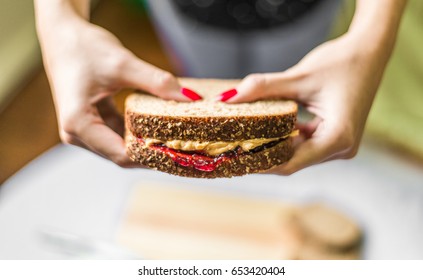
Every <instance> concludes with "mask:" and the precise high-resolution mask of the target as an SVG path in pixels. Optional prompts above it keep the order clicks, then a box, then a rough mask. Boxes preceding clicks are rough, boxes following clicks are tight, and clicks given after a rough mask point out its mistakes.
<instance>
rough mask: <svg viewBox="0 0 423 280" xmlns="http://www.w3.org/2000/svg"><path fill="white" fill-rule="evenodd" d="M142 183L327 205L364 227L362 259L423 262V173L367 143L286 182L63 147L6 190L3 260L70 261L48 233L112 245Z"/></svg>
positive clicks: (0, 194)
mask: <svg viewBox="0 0 423 280" xmlns="http://www.w3.org/2000/svg"><path fill="white" fill-rule="evenodd" d="M145 180H148V181H154V180H159V181H162V182H166V181H167V182H177V183H178V184H182V185H186V187H187V188H196V189H200V190H207V191H216V192H230V193H236V194H239V195H247V196H259V197H272V198H273V199H274V198H277V199H280V200H281V201H288V202H292V201H294V202H300V203H303V202H310V201H313V202H314V201H320V202H327V203H329V204H330V205H332V206H334V207H336V208H338V209H340V210H341V211H344V212H346V213H348V214H349V215H350V216H351V217H353V218H355V219H356V220H357V221H358V222H359V223H360V224H361V226H362V227H363V229H364V232H365V244H364V256H363V257H364V258H367V259H423V238H422V236H423V172H422V170H421V167H419V166H415V165H412V164H411V163H408V162H407V161H405V160H404V159H403V158H402V157H399V156H398V155H395V154H393V153H390V152H389V151H387V150H385V149H384V148H381V147H379V146H377V145H371V144H366V143H364V144H363V145H362V148H361V150H360V152H359V154H358V156H357V157H356V158H355V159H353V160H349V161H335V162H330V163H326V164H321V165H319V166H314V167H312V168H309V169H307V170H303V171H301V172H299V173H297V174H294V175H292V176H289V177H281V176H275V175H249V176H245V177H241V178H235V179H217V180H204V179H189V178H179V177H175V176H171V175H167V174H163V173H159V172H154V171H150V170H142V169H131V170H129V169H121V168H119V167H117V166H115V165H114V164H113V163H110V162H108V161H106V160H104V159H102V158H99V157H97V156H96V155H94V154H92V153H89V152H87V151H85V150H82V149H79V148H76V147H71V146H64V145H59V146H56V147H55V148H53V149H51V150H50V151H48V152H47V153H45V154H43V155H42V156H40V157H39V158H38V159H36V160H34V161H33V162H31V163H30V164H29V165H28V166H26V167H25V168H23V169H22V170H21V171H20V172H18V173H17V174H16V175H15V176H13V177H12V178H11V179H9V180H8V181H7V182H6V183H4V185H3V186H2V188H1V191H0V229H1V230H0V259H64V258H67V257H69V256H67V255H66V254H64V252H60V251H57V250H54V249H52V248H51V247H50V246H48V245H46V243H45V242H43V238H42V232H45V231H48V230H50V229H53V230H59V231H61V232H64V233H72V234H75V235H76V236H83V237H84V238H88V239H91V240H100V241H105V242H107V243H110V244H113V242H114V240H115V236H116V232H117V229H118V225H119V221H120V217H121V215H122V213H123V210H124V207H125V203H126V199H127V197H128V193H129V192H130V190H131V188H132V187H133V186H135V185H137V184H139V183H142V182H143V181H145ZM114 257H116V258H119V256H114Z"/></svg>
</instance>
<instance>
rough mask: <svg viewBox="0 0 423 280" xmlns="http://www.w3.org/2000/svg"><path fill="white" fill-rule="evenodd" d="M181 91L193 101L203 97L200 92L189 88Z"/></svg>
mask: <svg viewBox="0 0 423 280" xmlns="http://www.w3.org/2000/svg"><path fill="white" fill-rule="evenodd" d="M181 93H182V94H183V95H185V96H186V97H188V98H189V99H191V100H193V101H197V100H201V99H203V98H202V97H201V96H200V95H199V94H198V93H196V92H195V91H193V90H191V89H189V88H182V89H181Z"/></svg>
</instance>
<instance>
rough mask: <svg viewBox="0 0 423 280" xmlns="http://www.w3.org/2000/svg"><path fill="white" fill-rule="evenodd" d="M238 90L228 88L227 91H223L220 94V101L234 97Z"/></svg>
mask: <svg viewBox="0 0 423 280" xmlns="http://www.w3.org/2000/svg"><path fill="white" fill-rule="evenodd" d="M237 93H238V91H237V90H236V89H234V88H233V89H230V90H228V91H225V92H224V93H222V94H220V101H222V102H225V101H227V100H228V99H230V98H232V97H234V96H235V95H236V94H237Z"/></svg>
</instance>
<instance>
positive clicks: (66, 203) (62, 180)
mask: <svg viewBox="0 0 423 280" xmlns="http://www.w3.org/2000/svg"><path fill="white" fill-rule="evenodd" d="M95 2H96V3H94V4H93V10H92V22H93V23H95V24H98V25H100V26H103V27H105V28H106V29H107V30H109V31H111V32H112V33H113V34H115V35H116V36H117V37H118V38H119V39H120V40H121V41H122V42H123V44H124V45H125V46H126V47H127V48H128V49H130V50H131V51H132V52H134V53H135V54H136V55H137V56H138V57H140V58H141V59H143V60H145V61H147V62H150V63H152V64H154V65H156V66H158V67H160V68H163V69H165V70H168V71H171V72H175V70H176V69H175V68H173V67H172V64H171V58H169V56H167V55H166V54H165V52H164V49H165V48H166V47H165V48H164V47H163V46H162V45H161V44H160V42H159V39H158V38H159V36H158V34H157V33H156V31H155V30H154V28H153V25H152V22H151V20H150V18H149V16H148V13H147V12H146V9H145V3H144V2H143V1H137V0H103V1H95ZM194 2H195V1H194ZM353 10H354V2H353V1H343V2H342V5H341V7H340V8H339V9H338V11H337V20H336V23H335V24H334V25H333V26H332V27H331V32H330V34H328V38H330V37H335V36H338V35H340V34H342V33H343V32H345V30H346V29H347V27H348V24H349V21H350V19H351V15H352V14H353ZM422 19H423V2H422V1H418V0H410V1H409V5H408V7H407V10H406V13H405V16H404V18H403V23H402V26H401V30H400V34H399V38H398V42H397V46H396V49H395V52H394V55H393V57H392V59H391V62H390V63H389V66H388V69H387V71H386V75H385V77H384V80H383V83H382V86H381V87H380V92H379V93H378V96H377V98H376V101H375V103H374V106H373V108H372V111H371V114H370V117H369V120H368V123H367V127H366V133H365V136H364V140H363V145H362V148H361V150H360V152H359V155H358V156H357V158H356V159H353V160H351V161H347V162H344V161H337V162H332V163H328V164H323V165H321V166H317V167H313V168H310V169H309V170H305V171H302V172H299V174H296V175H294V176H291V177H289V178H279V177H276V176H270V175H265V176H263V177H260V176H259V177H258V176H248V178H249V180H248V181H247V180H246V179H245V178H239V179H233V180H214V181H203V180H189V179H183V178H174V177H169V176H167V175H163V174H155V173H154V172H150V171H146V170H121V169H119V168H117V167H116V166H114V165H113V164H111V163H108V162H105V161H103V160H102V159H100V158H97V157H96V156H94V155H92V154H90V153H88V152H86V151H83V150H81V149H78V148H75V147H68V146H64V145H61V144H60V139H59V136H58V130H57V123H56V117H55V111H54V106H53V102H52V99H51V93H50V88H49V85H48V82H47V78H46V75H45V72H44V70H43V67H42V64H41V54H40V49H39V45H38V41H37V37H36V34H35V28H34V14H33V3H32V1H31V0H20V1H14V0H0V228H1V229H2V230H1V231H0V258H65V257H76V258H78V257H90V256H91V257H92V258H101V257H105V258H108V257H110V258H119V257H123V258H128V257H139V256H140V255H142V254H136V253H135V254H132V253H133V252H132V250H134V251H138V252H139V251H143V250H150V251H151V250H152V249H151V248H150V247H148V246H147V247H148V248H147V247H146V245H143V244H139V242H138V241H137V240H136V238H135V240H134V237H133V236H134V235H136V234H135V233H136V232H137V231H136V230H135V231H134V229H133V228H132V229H131V226H128V224H131V222H130V221H133V220H134V218H133V217H132V218H130V217H131V214H130V213H132V212H134V211H135V212H137V213H145V211H146V210H145V209H137V206H134V205H138V204H139V203H135V204H133V202H131V201H132V200H133V199H134V197H144V195H142V194H141V195H140V193H142V191H140V190H139V186H140V185H147V187H148V186H150V185H155V184H159V185H161V186H165V187H166V186H167V187H169V186H175V187H174V188H176V189H183V190H184V191H186V192H187V193H190V190H195V192H194V193H195V195H198V197H197V196H194V199H193V200H202V199H206V200H207V198H204V197H203V196H202V195H203V194H204V193H208V192H213V193H214V192H217V193H219V195H221V197H220V198H219V197H218V198H215V199H216V200H215V201H216V203H217V204H218V203H219V201H220V199H223V200H224V199H225V198H224V197H225V195H228V196H229V195H230V196H231V197H236V198H242V197H248V199H247V198H246V200H245V201H242V202H241V203H240V205H241V204H242V205H249V203H252V205H253V204H254V203H256V202H254V201H253V200H254V199H257V198H260V199H262V200H266V199H272V201H273V200H277V201H278V202H280V203H281V204H283V205H285V206H286V205H289V207H288V208H289V209H291V210H292V209H293V208H295V209H297V210H298V209H300V208H301V207H305V208H307V205H309V204H310V203H312V204H315V203H318V204H319V205H320V204H324V205H329V206H330V207H332V208H333V209H335V210H334V211H335V212H336V211H339V212H340V213H343V215H346V216H345V219H351V223H352V224H355V225H358V226H357V227H358V228H359V229H360V230H359V231H360V232H361V234H363V236H364V237H363V240H364V241H362V242H363V244H364V248H363V251H362V253H361V254H359V255H358V256H359V257H361V258H423V241H422V240H421V238H420V236H421V235H422V234H423V176H422V174H423V172H422V171H423V110H422V107H423V79H422V77H423V52H422V51H421V46H422V45H423V36H421V34H422V32H423V20H422ZM167 48H169V46H167ZM126 94H127V93H125V92H122V93H119V94H117V95H116V101H117V104H118V107H119V109H120V110H121V111H123V100H124V98H125V96H126ZM36 158H37V159H36ZM34 159H36V160H35V161H32V160H34ZM31 161H32V162H31ZM260 178H265V179H266V180H267V181H266V182H267V185H266V186H262V185H263V179H260ZM316 178H319V180H318V181H316ZM146 182H147V183H146ZM141 189H142V188H141ZM170 189H171V190H170V192H167V191H166V188H164V191H163V192H164V193H161V194H159V197H161V196H163V197H166V195H169V193H171V191H173V188H170ZM196 192H197V193H196ZM149 195H150V196H152V197H155V196H154V195H157V194H151V193H148V195H147V197H148V196H149ZM191 195H192V194H191ZM189 196H190V195H187V196H183V197H182V198H181V200H180V201H176V202H175V201H170V202H169V203H168V207H169V208H168V209H167V211H174V210H175V209H176V208H178V207H179V206H178V205H179V203H181V202H184V203H187V204H188V205H190V202H187V201H188V200H189V199H188V198H186V197H189ZM222 197H223V198H222ZM131 199H132V200H131ZM141 200H142V199H141ZM190 201H192V200H190ZM251 201H253V202H251ZM131 203H132V204H131ZM234 203H239V202H234ZM141 204H142V203H141ZM281 204H280V205H281ZM193 205H194V204H193ZM222 205H224V204H222ZM280 205H279V206H278V207H279V208H278V207H276V208H277V210H275V209H273V208H272V209H267V208H266V209H267V210H263V211H264V212H263V213H268V212H266V211H270V212H271V213H274V211H283V212H284V213H285V212H286V207H285V206H284V207H282V208H283V210H281V208H280V207H281V206H280ZM291 206H292V207H293V208H291ZM128 207H129V208H128ZM134 207H135V208H134ZM152 207H153V206H152ZM154 207H156V208H154ZM154 207H153V208H149V209H150V210H151V209H153V210H151V211H152V213H153V214H151V215H152V216H154V217H156V216H157V215H159V216H160V215H162V214H160V213H161V212H160V211H163V209H164V208H161V207H159V206H154ZM175 207H176V208H175ZM257 207H258V208H260V207H259V206H257ZM298 207H300V208H298ZM76 208H77V209H76ZM247 208H248V207H247ZM332 208H331V209H332ZM128 209H129V210H128ZM131 209H132V210H131ZM160 209H162V210H160ZM178 209H179V208H178ZM195 209H196V208H195V207H194V206H193V208H189V209H187V210H186V211H188V213H192V212H193V211H194V212H195ZM202 209H203V208H202ZM301 209H302V208H301ZM203 210H204V211H206V212H207V211H212V210H205V209H203ZM291 210H289V211H291ZM297 210H295V211H297ZM131 211H132V212H131ZM154 211H156V212H157V213H156V212H154ZM175 211H176V210H175ZM181 211H182V210H181ZM184 211H185V210H184ZM228 211H230V207H228ZM272 211H273V212H272ZM289 211H288V212H289ZM159 212H160V213H159ZM206 212H204V213H206ZM154 213H155V214H154ZM278 213H279V212H278ZM128 215H129V216H128ZM155 215H156V216H155ZM204 215H207V214H204ZM263 215H265V214H263ZM266 215H267V214H266ZM330 215H331V214H328V216H327V217H329V218H328V219H330V217H332V216H330ZM224 216H225V215H221V216H219V215H217V216H213V217H210V219H215V220H219V221H220V220H221V219H222V217H224ZM337 217H338V216H337ZM347 217H349V218H347ZM167 218H168V219H173V218H169V217H167ZM197 218H198V217H197ZM197 218H192V220H190V221H191V222H192V223H193V224H194V225H195V224H196V223H198V222H199V221H198V220H196V219H197ZM163 219H164V218H163ZM239 219H242V218H241V217H240V216H234V217H233V221H238V220H239ZM337 219H338V220H341V221H343V222H345V221H344V220H342V219H341V218H339V217H338V218H337ZM135 220H137V219H135ZM141 220H142V219H141ZM147 220H148V219H147ZM200 220H201V219H200ZM251 220H252V221H257V220H254V219H251ZM258 220H260V218H258ZM335 220H336V219H335ZM181 223H182V222H181ZM183 223H187V222H186V221H184V222H183ZM340 223H342V222H340ZM211 224H213V223H211ZM241 224H242V223H241ZM345 224H348V225H349V223H347V222H345ZM266 226H267V225H264V227H266ZM216 227H218V228H219V227H220V228H222V227H225V226H224V225H223V224H222V223H219V222H216ZM346 227H347V226H346ZM128 228H129V229H128ZM186 228H187V227H185V228H184V230H186ZM269 228H272V227H271V226H270V227H269ZM335 228H336V226H335ZM353 228H354V227H353ZM122 229H126V231H125V233H122ZM155 230H156V229H155ZM272 230H274V229H269V231H270V232H273V231H272ZM269 231H267V233H269ZM276 231H277V230H276ZM46 232H47V233H46ZM128 232H131V234H128ZM134 232H135V233H134ZM159 232H160V231H159ZM206 232H207V231H206ZM351 232H353V231H350V232H348V231H346V233H345V235H346V236H348V233H349V234H352V233H351ZM142 234H144V235H143V236H145V240H151V238H152V237H151V236H155V235H156V236H157V235H158V233H157V232H155V231H150V232H143V233H142ZM175 234H176V233H175ZM207 234H208V233H207ZM325 234H326V233H325ZM327 234H329V235H330V234H331V232H329V233H327ZM294 235H295V234H294ZM116 236H118V238H117V237H116ZM122 236H123V237H122ZM175 236H178V235H175ZM184 236H186V235H184ZM149 238H150V239H149ZM163 238H164V239H169V238H171V237H169V236H164V237H163ZM201 238H203V237H201ZM201 238H199V239H198V243H197V245H198V244H200V243H201V244H204V242H206V243H207V242H209V243H210V242H216V243H215V244H219V246H222V248H223V247H225V246H227V244H228V243H230V241H231V240H232V239H225V241H222V239H219V240H220V241H216V240H215V239H210V238H209V239H207V238H205V239H204V238H203V239H201ZM334 238H336V237H334ZM194 239H195V238H194ZM235 239H237V238H235ZM46 240H47V241H46ZM99 240H102V241H101V242H100V241H99ZM117 240H124V241H117ZM128 240H129V241H128ZM195 240H197V239H195ZM204 240H206V241H204ZM207 240H208V241H207ZM210 240H212V241H210ZM228 240H229V241H228ZM331 240H332V239H331ZM156 242H157V240H156ZM202 242H203V243H202ZM219 242H220V243H219ZM225 242H226V243H225ZM284 242H285V243H292V242H291V241H289V242H288V241H284ZM159 243H160V242H159ZM259 243H260V242H259ZM282 243H283V242H282ZM285 243H283V244H282V245H281V246H282V247H283V246H285ZM329 243H330V244H331V242H330V241H329ZM19 244H20V245H19ZM46 244H47V245H46ZM93 244H94V245H93ZM99 244H100V245H99ZM122 244H123V245H122ZM128 244H129V245H128ZM187 244H188V245H187V246H192V244H190V243H187ZM210 244H211V243H210ZM213 244H214V243H213ZM225 244H226V245H225ZM18 245H19V246H18ZM166 246H168V247H169V246H170V247H171V245H169V244H168V245H166ZM242 246H243V245H242V244H239V246H238V247H237V249H234V250H235V251H236V250H239V252H244V251H242V250H244V249H245V248H244V247H242ZM257 246H258V247H260V246H261V245H260V246H259V245H257ZM328 246H329V245H328ZM200 247H201V246H200ZM46 248H47V249H46ZM122 248H126V249H122ZM137 248H138V249H137ZM140 248H141V249H140ZM240 248H243V249H240ZM260 248H261V249H260V250H257V251H254V250H256V249H257V248H256V249H254V248H253V249H252V248H249V249H248V250H250V251H248V250H247V251H248V252H250V253H251V252H260V254H262V255H258V256H263V258H267V257H269V258H270V256H271V257H274V256H275V255H274V254H273V252H272V253H268V252H267V251H266V249H263V248H267V247H263V248H262V247H260ZM84 250H85V251H84ZM126 250H129V251H131V253H128V252H127V251H126ZM175 250H176V251H177V250H182V249H181V248H175ZM245 250H246V249H245ZM343 250H344V249H343ZM150 251H148V252H150ZM247 251H246V252H247ZM87 252H88V253H87ZM93 252H94V253H93ZM158 252H161V251H160V250H158ZM84 253H85V255H84ZM167 253H168V252H164V251H163V252H162V255H160V253H157V252H156V253H154V250H153V253H152V254H150V255H149V256H156V257H158V258H160V256H168V257H169V258H173V257H175V258H178V257H181V256H180V255H177V254H176V255H172V254H170V255H166V254H167ZM90 254H91V255H90ZM196 254H198V252H196ZM210 254H211V253H210ZM240 254H241V253H240ZM246 254H247V253H246ZM251 254H253V253H251ZM147 255H148V254H147ZM247 255H248V254H247ZM189 256H191V257H192V256H197V255H195V254H194V253H193V255H189ZM207 256H212V257H213V256H214V257H216V258H219V256H220V257H224V258H225V257H229V258H230V256H225V255H223V256H222V255H219V254H217V255H213V254H211V255H207ZM276 256H277V257H282V256H279V255H276ZM326 256H327V255H326ZM356 256H357V255H354V258H355V257H356ZM284 257H287V258H297V257H298V255H295V256H294V257H293V256H292V255H284ZM324 257H325V256H318V257H315V258H324ZM200 258H201V254H200ZM332 258H341V256H340V255H334V256H333V255H332Z"/></svg>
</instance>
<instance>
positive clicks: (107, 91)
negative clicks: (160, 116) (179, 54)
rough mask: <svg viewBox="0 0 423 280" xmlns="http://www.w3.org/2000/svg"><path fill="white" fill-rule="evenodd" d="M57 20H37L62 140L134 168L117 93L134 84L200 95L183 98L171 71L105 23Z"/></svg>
mask: <svg viewBox="0 0 423 280" xmlns="http://www.w3.org/2000/svg"><path fill="white" fill-rule="evenodd" d="M55 23H56V25H57V26H53V27H48V26H45V25H42V24H39V34H40V41H41V43H42V50H43V58H44V65H45V66H46V71H47V74H48V77H49V81H50V85H51V88H52V91H53V97H54V102H55V107H56V111H57V116H58V121H59V131H60V136H61V139H62V140H63V141H64V142H66V143H70V144H74V145H78V146H80V147H83V148H86V149H89V150H91V151H94V152H95V153H97V154H99V155H101V156H103V157H105V158H108V159H110V160H112V161H113V162H115V163H116V164H118V165H120V166H131V165H132V164H131V162H130V160H129V158H128V156H127V155H126V152H125V142H124V140H123V138H122V136H123V132H124V131H123V130H124V123H123V119H122V116H121V115H120V114H119V113H118V112H117V110H116V108H115V106H114V103H113V99H112V97H113V95H114V94H115V93H116V92H117V91H118V90H119V89H121V88H134V89H141V90H145V91H148V92H150V93H152V94H155V95H157V96H159V97H161V98H164V99H173V100H178V101H192V99H196V98H197V99H198V98H199V97H195V96H194V97H192V96H191V99H190V98H188V97H187V96H185V95H184V94H183V93H182V91H181V87H180V85H179V83H178V81H177V79H176V78H175V77H174V76H173V75H171V74H170V73H168V72H165V71H163V70H161V69H158V68H157V67H154V66H152V65H150V64H148V63H146V62H144V61H142V60H140V59H138V58H137V57H136V56H135V55H134V54H132V53H131V52H130V51H129V50H127V49H126V48H124V47H123V46H122V44H121V43H120V42H119V40H118V39H117V38H116V37H115V36H113V35H112V34H111V33H109V32H108V31H106V30H104V29H102V28H101V27H98V26H95V25H93V24H90V23H89V22H87V21H86V20H84V19H82V18H80V17H78V16H73V15H72V16H71V15H69V17H68V18H67V20H66V21H64V20H62V19H58V20H57V21H56V22H55ZM47 29H49V31H50V32H47Z"/></svg>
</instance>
